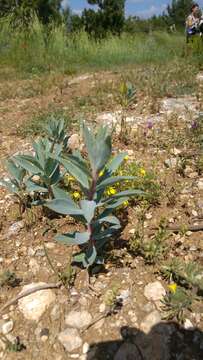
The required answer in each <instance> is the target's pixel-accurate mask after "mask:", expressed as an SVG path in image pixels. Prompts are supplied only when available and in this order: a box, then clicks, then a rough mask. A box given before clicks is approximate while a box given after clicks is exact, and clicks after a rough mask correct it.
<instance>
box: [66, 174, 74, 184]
mask: <svg viewBox="0 0 203 360" xmlns="http://www.w3.org/2000/svg"><path fill="white" fill-rule="evenodd" d="M67 180H68V181H69V182H71V181H75V178H74V177H73V176H71V175H68V176H67Z"/></svg>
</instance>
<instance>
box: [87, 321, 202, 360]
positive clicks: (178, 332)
mask: <svg viewBox="0 0 203 360" xmlns="http://www.w3.org/2000/svg"><path fill="white" fill-rule="evenodd" d="M120 335H121V336H120V339H118V340H114V341H104V342H100V343H92V344H91V345H90V349H89V352H88V353H87V356H86V360H108V359H109V360H202V359H203V332H202V331H201V330H200V329H198V328H192V329H187V330H186V329H184V328H183V327H181V326H180V325H178V324H177V323H175V322H161V323H158V324H157V325H155V326H154V327H153V328H152V329H151V331H150V332H149V333H148V334H146V333H144V332H143V331H141V330H140V329H137V328H131V327H128V326H125V327H122V328H121V329H120Z"/></svg>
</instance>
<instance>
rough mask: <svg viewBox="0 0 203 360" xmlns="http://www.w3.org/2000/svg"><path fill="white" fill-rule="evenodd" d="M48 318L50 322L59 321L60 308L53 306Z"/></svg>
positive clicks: (56, 305)
mask: <svg viewBox="0 0 203 360" xmlns="http://www.w3.org/2000/svg"><path fill="white" fill-rule="evenodd" d="M50 316H51V320H52V321H56V320H59V319H60V316H61V312H60V306H59V305H58V304H55V305H54V307H53V309H52V310H51V313H50Z"/></svg>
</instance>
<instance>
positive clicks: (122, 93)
mask: <svg viewBox="0 0 203 360" xmlns="http://www.w3.org/2000/svg"><path fill="white" fill-rule="evenodd" d="M135 100H136V91H135V89H134V87H133V85H132V84H131V83H130V82H128V81H122V82H121V84H120V88H119V103H120V105H121V107H122V114H121V131H120V137H122V138H123V137H125V138H126V139H127V137H126V131H127V124H126V117H127V113H126V112H127V110H128V109H129V107H130V106H131V105H132V104H133V103H134V101H135ZM127 133H128V132H127ZM125 138H124V140H125Z"/></svg>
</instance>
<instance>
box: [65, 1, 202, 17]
mask: <svg viewBox="0 0 203 360" xmlns="http://www.w3.org/2000/svg"><path fill="white" fill-rule="evenodd" d="M169 2H170V1H169V0H126V15H137V16H140V17H141V18H148V17H151V16H152V15H158V14H162V12H163V11H164V10H165V9H166V6H167V4H168V3H169ZM63 4H64V5H66V4H69V6H70V7H71V9H72V11H73V12H74V13H76V14H81V12H82V10H83V9H84V7H88V5H87V1H85V0H63ZM199 4H200V5H201V6H202V7H203V0H200V1H199Z"/></svg>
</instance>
